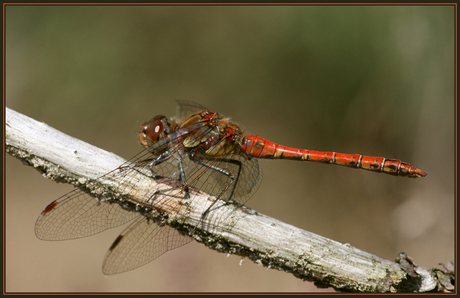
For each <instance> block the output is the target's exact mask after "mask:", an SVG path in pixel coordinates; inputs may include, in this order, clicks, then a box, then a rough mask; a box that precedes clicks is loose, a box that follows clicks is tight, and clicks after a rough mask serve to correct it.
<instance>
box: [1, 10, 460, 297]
mask: <svg viewBox="0 0 460 298" xmlns="http://www.w3.org/2000/svg"><path fill="white" fill-rule="evenodd" d="M6 75H7V76H6V106H7V107H9V108H12V109H15V110H16V111H18V112H21V113H23V114H25V115H27V116H29V117H32V118H34V119H37V120H39V121H43V122H45V123H47V124H49V125H51V126H53V127H55V128H57V129H59V130H61V131H63V132H65V133H67V134H69V135H72V136H74V137H77V138H80V139H82V140H84V141H86V142H89V143H91V144H93V145H96V146H99V147H101V148H103V149H106V150H108V151H112V152H114V153H116V154H118V155H120V156H122V157H124V158H130V157H131V156H133V155H135V154H136V153H137V152H138V151H140V150H141V147H140V145H139V144H138V141H137V131H138V129H139V125H140V124H141V123H142V122H143V121H145V120H147V119H150V118H151V117H153V116H155V115H157V114H164V115H168V116H172V115H173V114H174V113H175V102H174V100H175V99H187V100H192V101H196V102H199V103H201V104H202V105H205V106H207V107H209V108H210V109H214V110H217V111H219V112H220V113H222V114H224V115H228V116H231V117H232V118H233V120H235V121H236V122H238V123H239V124H240V125H241V126H242V127H244V128H246V130H247V131H248V132H249V133H251V134H258V135H260V136H262V137H265V138H267V139H270V140H271V141H274V142H278V143H282V144H284V145H288V146H295V147H300V148H306V149H314V150H325V151H326V150H327V151H329V150H330V151H337V152H343V153H360V154H367V155H375V156H385V157H388V158H398V159H401V160H403V161H406V162H409V163H411V164H413V165H415V166H417V167H420V168H421V169H422V170H424V171H426V172H427V173H428V177H426V178H424V179H406V178H398V177H392V176H388V175H383V174H376V173H370V172H367V171H359V170H353V169H347V168H342V167H336V166H326V165H321V164H315V163H301V162H291V161H261V164H262V167H263V169H264V180H263V183H262V185H261V187H260V189H259V191H258V192H257V193H256V194H255V195H254V197H253V198H252V199H251V200H250V201H249V202H248V204H247V205H248V206H250V207H251V208H254V209H255V210H257V211H259V212H262V213H264V214H267V215H269V216H272V217H275V218H277V219H280V220H282V221H285V222H287V223H289V224H292V225H295V226H297V227H300V228H303V229H306V230H309V231H311V232H314V233H316V234H319V235H322V236H325V237H328V238H331V239H334V240H336V241H339V242H343V243H350V244H351V245H353V246H355V247H357V248H359V249H362V250H364V251H367V252H370V253H372V254H375V255H378V256H380V257H383V258H386V259H391V260H393V259H394V258H395V257H396V256H397V254H398V253H399V252H401V251H404V252H406V253H407V254H408V255H410V256H412V257H413V259H414V260H415V262H416V263H417V264H419V265H421V266H424V267H436V266H437V264H438V263H439V262H443V263H447V262H449V261H451V260H453V258H454V203H455V200H454V115H455V114H454V7H453V6H289V7H287V6H284V7H278V6H231V7H228V6H214V7H202V6H193V7H192V6H7V7H6ZM6 162H7V163H6V183H7V184H6V212H5V213H6V290H7V291H18V292H23V291H33V292H38V291H64V292H67V291H73V292H78V291H148V292H154V291H165V292H171V291H315V290H317V289H316V288H315V287H314V285H313V284H311V283H308V282H303V281H301V280H299V279H297V278H295V277H293V276H292V275H290V274H286V273H283V272H279V271H275V270H269V269H266V268H264V267H260V266H257V265H256V264H254V263H252V262H251V261H249V260H246V261H245V262H243V263H242V266H240V265H239V263H240V258H239V257H237V256H230V257H227V256H226V255H224V254H219V253H216V252H214V251H211V250H209V249H207V248H206V247H204V246H203V245H200V244H198V243H196V242H193V243H191V244H188V245H186V246H184V247H181V248H179V249H176V250H174V251H172V252H168V253H166V254H165V255H163V256H162V257H161V258H159V259H157V260H155V261H154V262H152V263H150V264H148V265H147V266H144V267H142V268H140V269H137V270H134V271H131V272H128V273H125V274H121V275H116V276H111V277H108V278H106V277H104V275H103V274H102V272H101V264H102V260H103V257H104V254H105V252H106V250H107V249H108V247H109V246H110V244H111V243H112V241H113V240H114V239H115V238H116V236H117V235H118V233H120V232H121V230H122V228H117V229H114V230H110V231H106V232H104V233H101V234H99V235H96V236H92V237H88V238H84V239H80V240H72V241H62V242H46V241H40V240H38V239H37V238H36V237H35V235H34V223H35V220H36V218H37V217H38V215H39V214H40V212H41V210H42V209H43V208H44V207H45V206H46V205H47V204H48V203H50V202H51V201H52V200H54V199H56V198H57V197H59V196H60V195H62V194H64V193H65V192H67V191H70V190H72V186H69V185H62V184H56V183H54V182H52V181H49V180H47V179H45V178H43V177H41V176H40V175H39V173H38V172H37V171H35V170H34V169H33V168H31V167H27V166H24V165H22V164H21V163H20V161H18V160H16V159H14V158H12V157H10V156H7V159H6ZM328 290H331V289H328Z"/></svg>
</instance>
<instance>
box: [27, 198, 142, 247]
mask: <svg viewBox="0 0 460 298" xmlns="http://www.w3.org/2000/svg"><path fill="white" fill-rule="evenodd" d="M138 216H139V213H136V212H133V211H128V210H126V209H123V208H122V207H121V206H120V205H119V204H116V203H112V204H110V203H108V202H101V201H100V200H99V199H97V198H94V197H92V196H90V195H88V194H87V193H85V192H84V191H82V190H80V189H75V190H73V191H71V192H69V193H67V194H65V195H64V196H62V197H60V198H59V199H57V200H55V201H53V202H52V203H51V204H49V205H48V206H47V207H46V208H45V209H44V210H43V211H42V213H41V214H40V216H39V217H38V219H37V222H36V223H35V234H36V235H37V237H38V238H39V239H42V240H69V239H76V238H82V237H86V236H91V235H94V234H97V233H100V232H102V231H105V230H107V229H110V228H114V227H117V226H119V225H122V224H124V223H126V222H128V221H130V220H132V219H134V218H136V217H138Z"/></svg>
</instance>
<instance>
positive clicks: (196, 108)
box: [175, 99, 209, 121]
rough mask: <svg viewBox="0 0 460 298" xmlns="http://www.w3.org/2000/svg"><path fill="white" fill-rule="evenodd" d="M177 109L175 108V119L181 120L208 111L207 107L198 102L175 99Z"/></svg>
mask: <svg viewBox="0 0 460 298" xmlns="http://www.w3.org/2000/svg"><path fill="white" fill-rule="evenodd" d="M176 103H177V110H176V117H175V118H176V120H178V121H182V120H184V119H185V118H187V117H188V116H190V115H192V114H195V113H198V112H202V111H208V110H209V109H208V108H206V107H204V106H202V105H200V104H199V103H196V102H193V101H188V100H180V99H178V100H176Z"/></svg>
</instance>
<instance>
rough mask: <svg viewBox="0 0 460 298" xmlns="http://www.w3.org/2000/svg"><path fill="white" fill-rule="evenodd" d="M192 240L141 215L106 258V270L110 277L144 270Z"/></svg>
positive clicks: (118, 239) (103, 268) (104, 264)
mask: <svg viewBox="0 0 460 298" xmlns="http://www.w3.org/2000/svg"><path fill="white" fill-rule="evenodd" d="M190 241H192V238H190V237H187V236H184V235H182V234H180V233H179V232H178V231H177V230H175V229H173V228H171V227H169V226H163V227H160V226H158V225H157V224H156V223H154V222H152V221H149V220H147V218H146V217H144V216H141V217H140V218H139V219H137V220H136V221H134V222H133V223H132V224H130V225H129V227H128V228H126V229H125V230H124V231H123V232H122V233H121V234H120V235H119V236H118V238H117V239H116V240H115V242H114V243H113V244H112V246H111V247H110V249H109V251H108V252H107V254H106V255H105V258H104V263H103V265H102V271H103V272H104V274H106V275H111V274H117V273H122V272H125V271H129V270H132V269H135V268H138V267H141V266H143V265H145V264H147V263H149V262H151V261H153V260H154V259H156V258H158V257H159V256H161V255H162V254H164V253H165V252H167V251H168V250H172V249H174V248H177V247H179V246H182V245H185V244H187V243H189V242H190Z"/></svg>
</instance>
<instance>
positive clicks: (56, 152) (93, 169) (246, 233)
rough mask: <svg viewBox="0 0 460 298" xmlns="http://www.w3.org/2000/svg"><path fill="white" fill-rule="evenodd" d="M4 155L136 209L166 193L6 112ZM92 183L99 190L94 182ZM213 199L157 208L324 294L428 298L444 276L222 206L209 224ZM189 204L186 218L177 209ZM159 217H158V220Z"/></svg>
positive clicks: (111, 159) (200, 237) (193, 231)
mask: <svg viewBox="0 0 460 298" xmlns="http://www.w3.org/2000/svg"><path fill="white" fill-rule="evenodd" d="M6 152H8V153H9V154H11V155H13V156H15V157H17V158H19V159H20V160H22V161H23V162H24V163H26V164H28V165H31V166H33V167H35V168H36V169H37V170H39V171H40V172H42V173H43V175H44V176H45V177H47V178H50V179H53V180H56V181H59V182H66V183H71V184H73V185H76V186H79V187H80V188H85V187H87V188H88V189H89V190H90V191H92V192H95V191H97V190H95V188H97V187H101V188H102V189H103V190H102V191H104V192H113V196H115V197H116V196H120V195H123V196H124V197H129V199H130V200H131V202H132V203H134V204H137V205H141V206H147V205H148V206H150V205H151V202H148V201H146V198H145V196H140V195H139V194H140V193H143V192H144V193H145V189H159V188H162V187H167V186H165V185H161V184H157V182H155V181H154V180H153V179H150V178H148V177H146V176H145V175H141V174H139V175H138V176H139V177H136V180H135V181H136V183H135V184H132V185H129V187H128V188H127V187H126V184H127V183H129V182H127V181H123V180H122V179H120V177H119V176H118V177H117V176H113V177H112V176H110V175H108V176H105V177H103V178H100V177H101V176H103V175H104V174H106V173H107V172H110V171H112V170H114V169H116V168H117V167H119V166H120V165H121V164H123V163H124V162H125V160H124V159H123V158H121V157H119V156H117V155H115V154H113V153H110V152H107V151H104V150H102V149H99V148H96V147H94V146H92V145H90V144H87V143H85V142H83V141H81V140H78V139H75V138H73V137H70V136H68V135H66V134H63V133H61V132H59V131H58V130H56V129H54V128H52V127H50V126H48V125H46V124H45V123H40V122H37V121H35V120H33V119H31V118H29V117H27V116H24V115H22V114H20V113H17V112H15V111H13V110H11V109H8V108H6ZM98 178H99V179H98ZM94 181H97V184H94V183H91V182H94ZM90 185H92V186H90ZM91 187H92V188H91ZM90 188H91V189H90ZM126 189H128V190H129V193H128V194H127V193H126ZM124 191H125V192H124ZM192 191H193V190H192ZM214 200H215V198H213V197H210V196H209V195H206V194H204V193H201V192H199V193H194V200H193V201H190V202H189V203H190V204H188V203H187V202H186V203H185V204H184V201H176V202H174V201H171V202H168V205H166V206H165V205H164V204H161V203H162V202H161V200H160V201H155V202H154V204H158V205H157V207H158V208H157V209H156V211H159V213H160V216H161V215H167V216H166V218H168V220H167V221H166V224H170V225H172V226H173V227H174V228H176V229H178V230H179V231H181V233H185V234H189V235H190V236H191V237H193V238H194V239H195V240H197V241H198V242H201V243H203V244H205V245H206V246H208V247H210V248H211V249H214V250H217V251H219V252H223V253H228V254H237V255H240V256H243V257H248V258H249V259H251V260H253V261H254V262H255V263H257V264H261V265H263V266H265V267H268V268H273V269H278V270H283V271H285V272H289V273H292V274H293V275H295V276H296V277H298V278H301V279H304V280H309V281H314V282H315V284H316V285H317V286H319V287H334V288H335V289H337V290H343V291H357V292H407V291H416V292H420V291H423V292H426V291H432V290H436V289H438V288H437V287H439V286H440V285H439V282H438V280H437V279H436V280H435V279H434V278H433V276H435V274H436V272H437V273H439V272H441V271H440V270H439V269H435V270H437V271H435V270H428V269H425V268H422V267H419V266H416V265H415V264H413V262H411V261H407V260H408V259H409V258H407V257H406V256H405V255H404V254H401V255H400V256H399V257H398V263H396V262H392V261H389V260H385V259H382V258H380V257H377V256H374V255H372V254H369V253H367V252H364V251H361V250H359V249H357V248H355V247H352V246H351V245H349V244H342V243H339V242H336V241H334V240H330V239H327V238H324V237H321V236H319V235H316V234H314V233H311V232H308V231H305V230H302V229H299V228H296V227H294V226H292V225H289V224H286V223H283V222H281V221H279V220H276V219H273V218H270V217H268V216H265V215H263V214H260V213H258V212H256V211H254V210H252V209H250V208H247V207H245V206H238V205H236V204H228V203H226V202H224V201H219V202H218V203H217V204H215V205H214V206H213V210H212V211H211V212H210V216H209V217H207V218H206V219H205V220H203V218H202V214H203V212H204V211H205V210H206V209H207V208H208V207H209V206H210V205H211V204H212V202H213V201H214ZM184 205H186V206H187V208H186V213H184V210H185V209H184V208H179V207H178V206H184ZM156 213H158V212H155V214H153V215H152V216H157V214H156ZM409 260H410V259H409ZM444 288H445V287H444Z"/></svg>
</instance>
